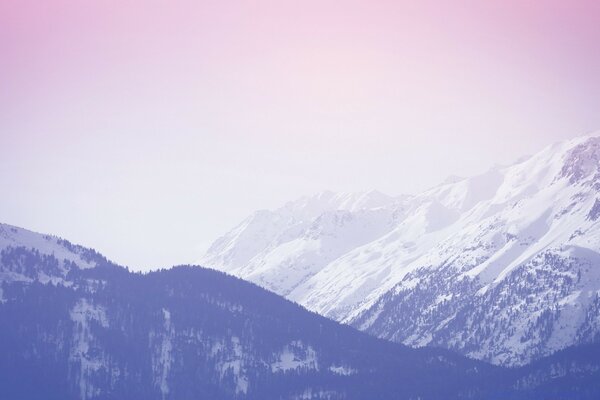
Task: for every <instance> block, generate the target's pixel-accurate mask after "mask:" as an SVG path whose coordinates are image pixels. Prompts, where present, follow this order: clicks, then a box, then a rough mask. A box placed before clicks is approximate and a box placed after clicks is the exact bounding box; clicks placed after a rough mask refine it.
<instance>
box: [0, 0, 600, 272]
mask: <svg viewBox="0 0 600 400" xmlns="http://www.w3.org/2000/svg"><path fill="white" fill-rule="evenodd" d="M483 3H485V4H483ZM599 20H600V2H598V1H597V0H590V1H573V0H570V1H524V0H518V1H512V0H509V1H506V0H498V1H485V2H482V1H460V2H452V1H438V2H427V1H411V2H408V1H407V2H403V1H397V0H396V1H382V2H377V1H338V2H328V1H324V0H319V1H290V2H288V1H272V2H261V1H247V2H236V1H223V0H217V1H201V0H196V1H149V0H144V1H139V2H134V1H126V0H119V1H79V0H74V1H53V0H46V1H27V0H23V1H21V0H20V1H2V2H0V185H1V186H0V187H1V188H2V191H1V192H0V220H1V221H3V222H7V223H11V224H15V225H19V226H22V227H25V228H29V229H33V230H37V231H42V232H48V233H54V234H58V235H60V236H63V237H66V238H68V239H70V240H72V241H74V242H77V243H81V244H84V245H88V246H91V247H94V248H96V249H98V250H99V251H101V252H103V253H104V254H106V255H107V256H108V257H109V258H111V259H113V260H115V261H117V262H119V263H123V264H126V265H129V266H131V267H133V268H136V269H147V268H150V267H157V266H168V265H172V264H177V263H184V262H190V261H192V260H194V259H195V258H197V256H198V255H199V254H200V253H201V250H202V249H203V248H204V247H205V246H207V245H208V244H209V242H210V241H212V239H214V238H215V237H217V236H218V235H219V234H222V233H224V232H225V231H226V230H228V229H229V228H231V227H232V226H233V225H235V224H236V223H237V222H239V221H240V220H241V219H242V218H244V217H245V216H246V215H247V214H249V213H250V212H252V211H253V210H255V209H259V208H274V207H277V206H279V205H280V204H282V203H284V202H285V201H287V200H290V199H294V198H296V197H298V196H300V195H303V194H311V193H313V192H317V191H321V190H324V189H330V190H334V191H360V190H369V189H379V190H381V191H383V192H387V193H389V194H400V193H413V192H418V191H420V190H422V189H425V188H427V187H430V186H432V185H434V184H436V183H438V182H439V181H441V180H443V179H444V178H445V177H446V176H448V175H451V174H455V175H473V174H477V173H480V172H483V171H485V170H486V169H487V168H489V167H490V166H492V165H493V164H495V163H506V162H510V161H512V160H514V159H516V158H519V157H520V156H522V155H524V154H529V153H532V152H535V151H537V150H540V149H541V148H542V147H544V146H546V145H547V144H549V143H551V142H554V141H557V140H562V139H566V138H570V137H574V136H578V135H581V134H585V133H588V132H590V131H595V130H598V129H600V113H599V112H598V105H599V104H600V73H599V71H600V23H598V21H599Z"/></svg>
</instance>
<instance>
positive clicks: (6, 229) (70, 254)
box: [0, 223, 98, 268]
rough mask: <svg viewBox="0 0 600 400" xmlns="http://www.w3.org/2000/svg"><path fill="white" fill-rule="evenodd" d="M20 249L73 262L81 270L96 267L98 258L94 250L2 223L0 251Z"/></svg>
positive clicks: (0, 227)
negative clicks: (31, 250)
mask: <svg viewBox="0 0 600 400" xmlns="http://www.w3.org/2000/svg"><path fill="white" fill-rule="evenodd" d="M18 247H24V248H26V249H27V250H30V249H35V250H36V251H37V252H39V253H40V254H43V255H48V256H54V257H56V258H57V259H58V260H61V261H69V262H72V263H74V264H75V265H77V267H79V268H92V267H95V266H96V263H95V261H94V259H95V258H96V257H97V256H98V254H97V253H96V252H95V251H93V250H90V249H86V248H84V247H81V246H77V245H74V244H72V243H70V242H69V241H67V240H64V239H61V238H59V237H56V236H52V235H45V234H41V233H36V232H32V231H29V230H27V229H23V228H18V227H16V226H12V225H8V224H2V223H0V251H3V250H6V249H9V248H18Z"/></svg>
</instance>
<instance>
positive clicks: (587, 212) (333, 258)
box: [199, 134, 600, 365]
mask: <svg viewBox="0 0 600 400" xmlns="http://www.w3.org/2000/svg"><path fill="white" fill-rule="evenodd" d="M599 193H600V136H599V135H598V134H595V135H590V136H586V137H581V138H577V139H574V140H570V141H565V142H562V143H557V144H554V145H552V146H549V147H547V148H546V149H544V150H543V151H541V152H540V153H538V154H535V155H533V156H531V157H527V158H524V159H522V160H520V161H519V162H517V163H516V164H514V165H510V166H497V167H494V168H492V169H491V170H489V171H488V172H486V173H484V174H482V175H480V176H476V177H472V178H459V177H452V178H451V179H448V180H447V181H446V182H444V183H442V184H441V185H439V186H436V187H434V188H432V189H430V190H427V191H425V192H424V193H421V194H419V195H414V196H401V197H389V196H386V195H383V194H381V193H378V192H370V193H363V194H355V195H352V194H345V195H336V194H333V193H328V192H326V193H321V194H319V195H317V196H314V197H308V198H303V199H300V200H298V201H296V202H292V203H288V204H287V205H285V206H284V207H282V208H280V209H278V210H275V211H259V212H257V213H255V214H253V215H252V216H250V217H249V218H248V219H246V220H245V221H244V222H242V223H241V224H240V225H238V226H237V227H236V228H234V229H233V230H232V231H231V232H229V233H228V234H226V235H225V236H223V237H222V238H220V239H218V240H217V241H216V242H215V243H214V245H213V246H212V247H211V248H210V249H209V250H208V252H207V253H206V255H204V256H203V257H202V258H201V259H200V260H199V264H200V265H204V266H207V267H211V268H215V269H218V270H221V271H225V272H227V273H229V274H233V275H235V276H238V277H241V278H243V279H247V280H250V281H252V282H255V283H257V284H259V285H260V286H263V287H265V288H267V289H269V290H272V291H274V292H276V293H278V294H281V295H283V296H285V297H287V298H288V299H290V300H293V301H295V302H298V303H300V304H302V305H304V306H305V307H306V308H308V309H310V310H312V311H315V312H317V313H319V314H322V315H324V316H327V317H330V318H333V319H336V320H338V321H340V322H344V323H348V324H351V325H354V326H356V327H358V328H359V329H361V330H364V331H367V332H369V333H371V334H373V335H376V336H379V337H381V338H385V339H390V340H393V341H396V342H400V343H404V344H407V345H410V346H415V347H420V346H438V347H445V348H448V349H452V350H455V351H458V352H460V353H462V354H464V355H468V356H470V357H474V358H478V359H482V360H486V361H490V362H492V363H495V364H501V365H522V364H525V363H527V362H529V361H531V360H534V359H537V358H539V357H543V356H546V355H549V354H552V353H554V352H556V351H557V350H560V349H563V348H566V347H568V346H571V345H576V344H582V343H591V342H594V341H596V340H598V338H599V336H600V315H599V312H598V310H599V309H600V299H599V294H600V194H599Z"/></svg>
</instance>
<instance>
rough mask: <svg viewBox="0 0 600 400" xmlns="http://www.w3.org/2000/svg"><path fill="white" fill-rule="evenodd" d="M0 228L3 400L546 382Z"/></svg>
mask: <svg viewBox="0 0 600 400" xmlns="http://www.w3.org/2000/svg"><path fill="white" fill-rule="evenodd" d="M0 232H1V235H2V245H1V246H0V290H1V297H0V300H1V301H0V326H1V327H2V329H0V355H1V357H0V398H2V399H81V400H92V399H149V400H165V399H190V398H198V399H215V400H233V399H261V400H263V399H357V400H360V399H371V398H373V399H398V398H400V399H416V398H419V399H478V398H484V397H485V398H490V399H491V398H497V397H495V396H498V394H499V393H502V394H504V396H503V397H502V399H518V398H521V396H523V395H524V394H526V393H534V394H536V393H537V394H536V395H535V396H533V397H530V398H532V399H542V398H544V397H542V393H543V392H545V391H546V390H547V388H548V385H549V383H550V382H555V379H554V378H553V377H552V376H550V375H549V373H548V372H547V367H546V366H542V367H541V372H539V370H540V368H538V369H537V370H535V379H536V381H535V383H534V384H533V385H530V386H529V387H527V388H521V387H517V386H520V382H521V380H523V379H527V381H529V378H528V377H529V376H530V375H531V372H530V371H528V370H527V371H525V370H524V371H522V372H518V373H515V372H513V371H510V370H504V369H501V368H496V367H493V366H490V365H487V364H485V363H482V362H478V361H474V360H469V359H467V358H465V357H462V356H460V355H457V354H453V353H451V352H449V351H444V350H440V349H418V350H415V349H410V348H407V347H405V346H402V345H399V344H395V343H391V342H386V341H383V340H379V339H376V338H374V337H371V336H369V335H367V334H364V333H361V332H358V331H357V330H355V329H353V328H351V327H348V326H344V325H340V324H338V323H336V322H334V321H331V320H329V319H326V318H324V317H322V316H319V315H316V314H314V313H310V312H308V311H306V310H305V309H303V308H302V307H299V306H298V305H296V304H293V303H291V302H289V301H287V300H285V299H283V298H281V297H280V296H277V295H275V294H273V293H271V292H268V291H266V290H264V289H261V288H259V287H257V286H256V285H253V284H251V283H248V282H245V281H243V280H240V279H237V278H234V277H231V276H227V275H225V274H223V273H220V272H217V271H213V270H207V269H203V268H197V267H191V266H180V267H174V268H172V269H169V270H161V271H156V272H151V273H147V274H140V273H131V272H129V271H127V269H125V268H123V267H120V266H118V265H115V264H113V263H111V262H109V261H107V260H106V258H104V257H103V256H101V255H100V254H98V253H96V252H95V251H93V250H91V249H85V248H83V247H79V246H76V245H72V244H70V243H69V242H67V241H65V240H62V239H58V238H56V237H53V236H48V235H41V234H36V233H33V232H30V231H27V230H24V229H20V228H16V227H12V226H8V225H3V224H0ZM562 364H564V362H563V363H562ZM571 365H576V366H577V368H578V369H580V368H586V370H585V371H586V372H585V373H584V376H585V377H586V379H591V378H592V377H593V376H594V375H595V372H594V371H595V370H598V369H599V366H598V363H594V364H592V367H593V368H592V369H590V368H589V367H588V366H587V365H588V362H587V361H586V360H583V363H581V362H580V360H579V359H571V358H569V364H568V365H567V366H568V367H569V368H571V369H572V367H571ZM566 374H567V376H570V375H571V374H572V373H571V372H569V371H567V373H566ZM398 377H402V379H398ZM576 387H577V388H579V389H581V390H584V391H585V392H586V393H588V394H589V395H590V396H591V395H592V394H597V393H599V392H600V389H599V388H596V387H594V386H593V385H590V384H586V383H585V382H583V381H580V382H578V383H577V384H576Z"/></svg>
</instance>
